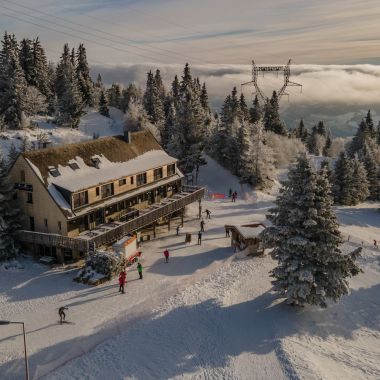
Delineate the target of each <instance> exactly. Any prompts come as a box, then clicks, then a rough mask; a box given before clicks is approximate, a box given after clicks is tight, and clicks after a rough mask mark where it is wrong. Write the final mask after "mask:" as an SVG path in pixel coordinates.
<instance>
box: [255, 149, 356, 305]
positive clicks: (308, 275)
mask: <svg viewBox="0 0 380 380" xmlns="http://www.w3.org/2000/svg"><path fill="white" fill-rule="evenodd" d="M275 203H276V207H275V208H273V209H271V210H270V214H269V215H268V219H269V220H270V221H271V222H272V224H273V225H272V226H271V227H268V228H266V230H265V231H264V232H263V234H262V238H263V242H264V244H265V245H266V247H271V248H274V249H273V251H272V257H273V258H274V259H275V260H277V262H278V266H277V267H276V268H274V269H273V270H272V271H271V275H272V276H273V277H274V281H273V282H272V283H273V288H274V290H275V291H277V292H279V293H280V294H281V295H282V296H284V297H285V298H286V301H287V303H288V304H290V305H300V306H304V305H307V304H310V305H317V306H320V307H326V306H327V301H328V300H329V299H331V300H333V301H335V302H337V301H339V300H340V299H341V297H342V296H344V295H345V294H347V293H348V291H349V286H348V281H347V278H349V277H351V276H355V275H356V274H358V273H359V272H360V268H359V267H358V265H357V264H356V262H355V260H356V258H357V257H358V256H359V255H360V251H361V248H358V249H357V250H355V251H353V252H351V253H350V254H343V253H342V252H341V250H340V248H339V246H340V244H341V243H342V238H341V235H340V232H339V225H338V222H337V219H336V216H335V214H334V212H333V210H332V204H333V200H332V196H331V188H330V185H329V182H328V180H327V178H326V176H325V175H323V174H321V175H319V174H317V173H316V172H315V171H314V170H313V169H312V168H311V165H310V163H309V161H308V159H307V158H306V156H305V155H302V156H300V157H299V158H298V160H297V164H296V165H295V167H293V168H291V170H290V171H289V175H288V180H287V181H285V182H284V183H283V187H282V189H281V192H280V195H279V196H278V198H277V200H276V202H275Z"/></svg>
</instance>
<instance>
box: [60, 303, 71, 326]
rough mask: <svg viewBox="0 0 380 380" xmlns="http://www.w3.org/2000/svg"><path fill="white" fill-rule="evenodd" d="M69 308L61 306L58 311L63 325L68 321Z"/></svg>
mask: <svg viewBox="0 0 380 380" xmlns="http://www.w3.org/2000/svg"><path fill="white" fill-rule="evenodd" d="M68 309H69V308H68V307H66V306H61V307H60V308H59V309H58V315H59V318H60V319H61V323H63V322H64V321H65V319H66V314H65V310H68Z"/></svg>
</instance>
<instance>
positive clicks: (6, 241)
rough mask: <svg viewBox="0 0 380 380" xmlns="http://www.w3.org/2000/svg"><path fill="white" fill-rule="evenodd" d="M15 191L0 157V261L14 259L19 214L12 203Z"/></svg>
mask: <svg viewBox="0 0 380 380" xmlns="http://www.w3.org/2000/svg"><path fill="white" fill-rule="evenodd" d="M14 194H15V190H14V188H13V185H11V184H10V182H9V179H8V176H7V164H6V163H5V161H4V159H3V157H2V156H1V155H0V260H4V259H9V258H12V257H15V256H16V255H17V253H18V249H17V243H16V239H17V231H18V230H19V228H20V214H19V210H18V209H17V207H16V206H15V202H14Z"/></svg>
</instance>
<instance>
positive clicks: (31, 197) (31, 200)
mask: <svg viewBox="0 0 380 380" xmlns="http://www.w3.org/2000/svg"><path fill="white" fill-rule="evenodd" d="M27 194H28V195H27V197H28V198H27V201H26V203H30V204H32V203H33V193H27Z"/></svg>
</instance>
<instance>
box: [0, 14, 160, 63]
mask: <svg viewBox="0 0 380 380" xmlns="http://www.w3.org/2000/svg"><path fill="white" fill-rule="evenodd" d="M0 13H1V14H3V15H4V16H6V17H10V18H13V19H15V20H18V21H22V22H26V23H28V24H31V25H34V26H37V27H38V28H41V29H47V30H51V31H53V32H56V33H59V34H65V35H67V36H69V37H73V38H76V39H77V38H78V36H77V35H75V34H72V33H69V32H66V31H62V30H58V29H55V28H51V27H50V26H47V25H41V24H38V23H35V22H33V21H29V20H25V19H22V18H20V17H17V16H15V15H10V14H7V13H5V12H2V11H0ZM80 39H81V40H83V41H87V42H90V43H92V44H95V45H99V46H103V47H106V48H109V49H114V50H118V51H120V52H123V53H129V54H130V53H131V52H130V51H128V50H126V49H121V48H118V47H116V46H112V45H106V44H104V43H101V42H99V41H95V40H91V39H89V38H85V37H80ZM133 53H134V54H135V55H138V56H140V57H143V58H147V59H149V60H153V61H154V60H156V58H153V57H151V56H147V55H144V54H140V53H136V52H133Z"/></svg>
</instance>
